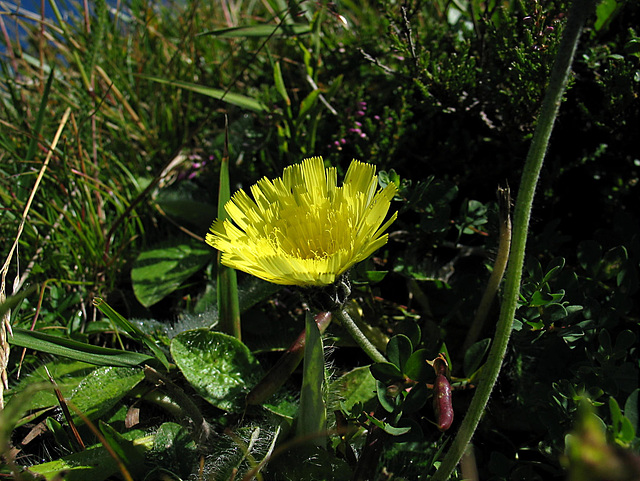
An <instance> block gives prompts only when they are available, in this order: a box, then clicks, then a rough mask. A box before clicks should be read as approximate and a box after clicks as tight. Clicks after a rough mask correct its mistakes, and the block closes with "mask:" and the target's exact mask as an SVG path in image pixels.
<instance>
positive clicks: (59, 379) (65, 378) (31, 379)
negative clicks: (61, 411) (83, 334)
mask: <svg viewBox="0 0 640 481" xmlns="http://www.w3.org/2000/svg"><path fill="white" fill-rule="evenodd" d="M94 369H95V365H93V364H88V363H86V362H80V361H72V360H70V359H60V360H56V361H52V362H49V363H47V364H45V365H43V366H40V367H38V368H37V369H36V370H34V371H32V372H30V373H29V374H27V375H26V376H22V377H21V378H20V382H19V383H18V384H17V385H15V386H13V387H12V388H11V390H10V391H9V392H8V393H6V398H7V400H10V399H12V398H13V397H14V396H16V395H17V394H18V393H20V392H22V391H23V390H24V389H26V388H27V387H28V386H29V385H31V384H35V383H45V385H48V388H47V389H43V390H41V391H38V392H36V393H34V394H33V395H32V396H30V397H29V401H28V402H27V405H26V407H25V409H27V410H33V409H45V408H50V407H53V406H57V405H58V398H57V397H56V395H55V393H54V392H53V386H52V385H51V382H50V381H49V377H48V376H47V373H46V370H48V371H49V373H50V374H51V377H53V380H54V381H55V382H56V385H57V387H58V389H59V390H60V392H61V393H62V395H63V396H64V397H65V398H68V397H69V396H71V393H72V391H73V390H74V389H75V388H76V387H77V386H78V384H80V382H81V381H82V380H83V379H84V378H85V377H86V376H87V374H89V373H90V372H91V371H93V370H94Z"/></svg>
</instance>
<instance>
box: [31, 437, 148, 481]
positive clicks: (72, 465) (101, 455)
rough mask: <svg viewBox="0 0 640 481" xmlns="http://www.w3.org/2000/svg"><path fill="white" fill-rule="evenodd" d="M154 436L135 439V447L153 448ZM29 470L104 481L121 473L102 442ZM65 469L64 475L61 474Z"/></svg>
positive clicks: (84, 480) (76, 480)
mask: <svg viewBox="0 0 640 481" xmlns="http://www.w3.org/2000/svg"><path fill="white" fill-rule="evenodd" d="M153 440H154V436H145V437H142V438H138V439H136V440H134V441H133V447H134V449H136V450H139V451H140V454H141V455H142V454H144V453H145V452H148V451H150V450H151V448H152V446H153ZM29 471H31V472H32V473H35V474H39V475H41V476H44V477H45V478H46V479H54V478H55V479H64V480H65V481H103V480H105V479H107V478H109V477H111V476H114V475H115V474H117V473H119V469H118V465H117V463H116V460H115V459H113V458H112V457H111V455H110V454H109V453H108V452H107V450H106V449H105V448H104V446H102V445H101V444H95V445H93V446H90V447H88V448H87V449H86V450H85V451H81V452H79V453H74V454H70V455H69V456H65V457H63V458H60V459H57V460H55V461H51V462H48V463H43V464H36V465H35V466H29ZM63 471H64V477H63V478H60V477H59V474H60V473H61V472H63Z"/></svg>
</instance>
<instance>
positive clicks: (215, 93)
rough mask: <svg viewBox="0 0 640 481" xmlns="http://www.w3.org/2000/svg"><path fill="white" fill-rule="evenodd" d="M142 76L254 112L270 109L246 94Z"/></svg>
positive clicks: (142, 76)
mask: <svg viewBox="0 0 640 481" xmlns="http://www.w3.org/2000/svg"><path fill="white" fill-rule="evenodd" d="M140 77H141V78H144V79H147V80H151V81H152V82H158V83H161V84H165V85H171V86H172V87H177V88H181V89H185V90H189V91H191V92H196V93H198V94H202V95H206V96H207V97H212V98H214V99H218V100H223V101H225V102H227V103H229V104H231V105H235V106H237V107H242V108H244V109H247V110H252V111H254V112H267V111H268V108H267V106H266V105H265V104H263V103H262V102H260V101H259V100H256V99H253V98H251V97H247V96H246V95H242V94H234V93H231V92H225V91H224V90H222V89H214V88H211V87H206V86H204V85H198V84H192V83H189V82H181V81H179V80H166V79H163V78H159V77H150V76H146V75H140Z"/></svg>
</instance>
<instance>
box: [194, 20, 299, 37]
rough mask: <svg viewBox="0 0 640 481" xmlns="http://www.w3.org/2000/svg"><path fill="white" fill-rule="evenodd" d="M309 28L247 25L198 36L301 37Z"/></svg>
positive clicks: (293, 25) (296, 25) (284, 25)
mask: <svg viewBox="0 0 640 481" xmlns="http://www.w3.org/2000/svg"><path fill="white" fill-rule="evenodd" d="M310 31H311V26H310V25H307V24H300V23H292V24H279V25H247V26H241V27H229V28H221V29H218V30H211V31H208V32H203V33H201V34H200V35H214V36H216V37H220V38H237V37H272V36H276V37H283V36H291V35H302V34H305V33H309V32H310Z"/></svg>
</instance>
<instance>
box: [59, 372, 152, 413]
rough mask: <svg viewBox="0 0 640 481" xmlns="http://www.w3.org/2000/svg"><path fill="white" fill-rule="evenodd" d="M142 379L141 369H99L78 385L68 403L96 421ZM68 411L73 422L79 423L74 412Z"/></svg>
mask: <svg viewBox="0 0 640 481" xmlns="http://www.w3.org/2000/svg"><path fill="white" fill-rule="evenodd" d="M143 379H144V373H143V371H142V369H132V368H130V367H111V366H109V367H99V368H97V369H96V370H94V371H93V372H91V373H90V374H89V375H87V376H86V377H85V378H84V379H83V380H82V381H81V382H80V384H78V387H77V388H76V389H75V391H74V393H73V395H72V396H71V397H70V398H69V401H70V403H72V404H73V405H74V406H75V407H76V408H78V410H79V411H80V412H81V413H83V414H84V415H85V416H87V417H88V418H89V419H91V420H93V419H97V418H99V417H100V416H102V415H103V414H105V413H107V412H108V411H109V410H111V408H113V407H114V406H116V405H117V404H118V403H119V402H120V400H121V399H122V398H123V397H125V396H126V395H127V394H129V392H131V390H132V389H133V388H134V387H136V386H137V385H138V384H139V383H140V381H142V380H143ZM70 411H71V415H72V416H73V417H74V421H76V422H81V419H80V418H79V416H78V415H77V414H76V413H75V411H74V410H73V409H70Z"/></svg>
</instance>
